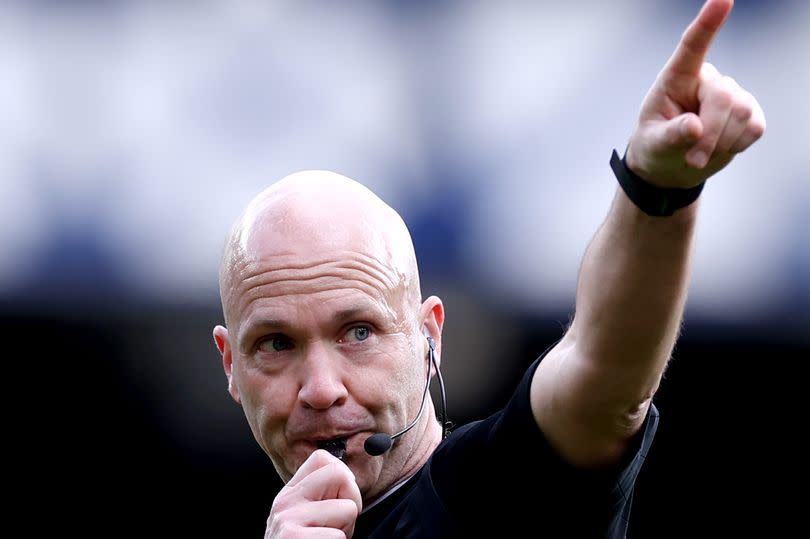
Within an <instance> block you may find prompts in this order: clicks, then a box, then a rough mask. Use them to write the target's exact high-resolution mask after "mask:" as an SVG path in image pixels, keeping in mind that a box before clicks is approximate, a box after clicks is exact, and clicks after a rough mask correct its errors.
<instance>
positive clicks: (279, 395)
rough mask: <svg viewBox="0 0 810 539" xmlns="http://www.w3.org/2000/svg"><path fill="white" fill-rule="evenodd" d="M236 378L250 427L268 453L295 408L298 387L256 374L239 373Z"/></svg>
mask: <svg viewBox="0 0 810 539" xmlns="http://www.w3.org/2000/svg"><path fill="white" fill-rule="evenodd" d="M234 379H235V383H236V385H237V388H238V389H239V395H240V397H241V399H242V408H243V410H244V412H245V416H246V418H247V420H248V423H249V424H250V428H251V430H252V431H253V434H254V436H255V437H256V439H257V441H259V443H261V444H262V447H263V448H264V449H265V450H268V449H269V445H271V442H272V441H273V437H277V436H279V434H278V433H279V431H281V430H282V429H283V425H284V424H285V422H286V418H287V417H288V416H289V414H290V412H291V410H292V409H293V406H294V405H295V398H296V394H295V391H294V390H295V388H294V386H293V385H292V384H290V383H285V382H284V381H283V380H278V379H276V378H270V377H269V376H266V375H263V374H261V373H258V372H255V371H253V372H250V373H246V372H240V373H239V374H238V376H235V377H234ZM276 443H278V442H276Z"/></svg>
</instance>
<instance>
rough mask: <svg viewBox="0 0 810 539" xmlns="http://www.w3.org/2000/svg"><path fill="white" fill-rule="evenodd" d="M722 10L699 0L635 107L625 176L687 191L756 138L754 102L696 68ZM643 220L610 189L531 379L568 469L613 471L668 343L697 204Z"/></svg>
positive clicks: (720, 2)
mask: <svg viewBox="0 0 810 539" xmlns="http://www.w3.org/2000/svg"><path fill="white" fill-rule="evenodd" d="M732 3H733V2H732V0H708V1H707V2H706V3H705V4H704V6H703V8H702V9H701V11H700V13H699V14H698V15H697V17H696V18H695V20H694V21H693V22H692V23H691V24H690V25H689V27H688V28H687V29H686V31H685V32H684V34H683V36H682V38H681V41H680V43H679V44H678V46H677V48H676V49H675V52H674V53H673V55H672V56H671V58H670V59H669V61H668V62H667V63H666V65H665V66H664V68H663V70H662V71H661V72H660V73H659V75H658V77H657V78H656V80H655V82H654V83H653V85H652V87H651V88H650V91H649V92H648V94H647V96H646V97H645V99H644V102H643V103H642V106H641V112H640V115H639V120H638V124H637V126H636V128H635V131H634V133H633V134H632V136H631V138H630V142H629V144H628V146H627V151H626V153H625V162H626V164H627V167H628V168H629V169H630V170H631V171H632V172H634V173H635V174H636V175H637V176H639V177H640V178H642V179H643V180H645V181H646V182H648V183H649V184H653V185H654V186H657V187H663V188H684V189H686V188H690V187H695V186H697V185H699V184H701V183H702V182H704V181H705V180H706V179H707V178H709V177H710V176H711V175H713V174H714V173H716V172H717V171H719V170H720V169H722V168H723V167H725V166H726V165H727V164H728V163H729V162H730V161H731V160H732V159H733V157H734V155H735V154H737V153H739V152H741V151H743V150H745V149H746V148H748V147H749V146H750V145H751V144H753V143H754V142H755V141H756V140H757V139H758V138H759V137H760V136H762V134H763V132H764V129H765V118H764V114H763V112H762V109H761V108H760V106H759V104H758V103H757V101H756V99H754V97H753V96H752V95H751V94H750V93H748V92H746V91H745V90H743V89H742V88H740V86H739V85H738V84H737V83H736V82H735V81H734V80H733V79H731V78H729V77H725V76H722V75H721V74H720V73H718V71H717V70H716V69H715V68H714V67H713V66H712V65H710V64H708V63H705V57H706V54H707V52H708V50H709V45H710V44H711V42H712V40H713V39H714V37H715V35H716V34H717V32H718V31H719V29H720V27H721V26H722V25H723V23H724V21H725V20H726V18H727V16H728V14H729V13H730V11H731V8H732ZM698 204H699V202H694V203H692V204H690V205H688V206H686V207H684V208H682V209H679V210H677V211H675V212H674V214H673V215H671V216H662V217H659V216H652V215H648V214H647V213H645V212H643V211H642V210H641V209H639V207H638V206H637V205H636V204H634V202H632V201H631V200H630V199H629V198H628V196H627V195H626V193H625V191H624V190H622V189H621V188H617V191H616V196H615V199H614V201H613V204H612V206H611V208H610V211H609V213H608V215H607V217H606V219H605V221H604V222H603V224H602V225H601V227H600V228H599V230H598V231H597V232H596V234H595V236H594V238H593V240H592V241H591V244H590V245H589V247H588V248H587V250H586V252H585V256H584V259H583V261H582V265H581V269H580V274H579V280H578V286H577V295H576V312H575V315H574V319H573V322H572V324H571V326H570V328H569V329H568V331H567V332H566V334H565V335H564V337H563V339H562V340H561V341H560V342H559V343H558V344H557V346H555V348H554V349H553V350H552V351H551V352H549V354H548V355H547V357H546V358H545V359H544V360H543V361H542V362H541V364H540V367H539V368H538V369H537V371H536V374H535V377H534V380H533V384H532V392H531V400H532V409H533V411H534V415H535V418H536V419H537V421H538V424H539V425H540V427H541V428H542V429H543V431H544V433H545V435H546V437H547V438H548V439H549V440H550V442H551V443H552V444H553V445H554V446H555V447H556V448H557V449H558V451H559V452H560V453H561V454H562V455H563V457H564V458H566V459H567V460H569V461H570V462H572V463H574V464H576V465H579V466H586V467H588V466H599V465H605V464H609V463H611V462H614V461H616V460H617V459H618V458H620V457H621V455H622V454H623V453H624V450H625V449H626V446H627V443H628V441H629V439H630V438H631V437H632V435H633V434H635V433H636V432H637V431H638V429H639V427H640V426H641V425H642V423H643V421H644V418H645V416H646V414H647V410H648V409H649V406H650V403H651V400H652V396H653V395H654V393H655V391H656V389H657V388H658V385H659V381H660V379H661V376H662V374H663V372H664V369H665V368H666V365H667V361H668V359H669V357H670V355H671V353H672V349H673V347H674V344H675V341H676V339H677V337H678V333H679V327H680V323H681V317H682V315H683V310H684V304H685V302H686V296H687V288H688V283H689V273H690V261H691V253H692V243H693V239H694V230H695V219H696V216H697V206H698Z"/></svg>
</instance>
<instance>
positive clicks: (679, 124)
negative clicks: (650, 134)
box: [653, 112, 703, 151]
mask: <svg viewBox="0 0 810 539" xmlns="http://www.w3.org/2000/svg"><path fill="white" fill-rule="evenodd" d="M659 129H660V130H661V132H660V136H659V137H654V139H653V140H658V141H659V144H660V145H661V146H660V147H659V150H663V151H667V150H670V151H671V150H678V149H683V148H688V147H691V146H692V145H693V144H694V143H695V142H697V141H698V140H700V137H701V136H702V135H703V122H701V121H700V118H699V117H698V115H697V114H695V113H693V112H687V113H684V114H681V115H679V116H676V117H674V118H672V119H671V120H667V121H665V122H662V123H661V124H660V127H659Z"/></svg>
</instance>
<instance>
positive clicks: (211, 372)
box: [0, 0, 810, 538]
mask: <svg viewBox="0 0 810 539" xmlns="http://www.w3.org/2000/svg"><path fill="white" fill-rule="evenodd" d="M699 6H700V2H699V1H697V0H621V1H615V2H600V1H595V0H582V1H578V2H569V3H564V2H550V1H547V0H536V1H528V0H503V1H500V2H494V1H492V2H487V1H483V0H468V1H461V0H455V1H453V0H448V1H444V2H428V1H404V0H402V1H394V0H380V1H376V2H373V1H347V2H329V1H323V0H321V1H315V0H313V1H298V2H295V1H258V0H256V1H248V0H240V1H237V0H229V1H224V0H222V1H214V0H208V1H198V2H189V1H179V0H178V1H156V0H151V1H150V0H144V1H135V0H107V1H102V0H96V1H90V0H85V1H57V0H52V1H44V0H36V1H34V0H30V1H22V0H17V1H13V0H9V1H6V2H3V3H2V4H0V182H2V193H3V199H2V200H3V202H2V208H3V210H2V212H0V253H1V255H0V320H2V328H3V333H4V335H5V337H4V339H3V341H4V343H5V344H6V346H7V350H8V357H9V359H11V360H12V361H13V366H14V367H19V368H20V371H18V372H19V373H20V374H21V376H19V377H16V378H15V379H14V380H13V382H11V383H12V384H13V385H14V386H15V393H14V394H15V395H16V394H17V392H19V393H20V395H19V399H18V400H17V403H16V407H17V408H19V409H20V411H19V412H15V411H12V412H11V413H10V414H9V415H10V419H11V420H12V427H13V432H15V433H18V434H19V440H20V441H22V443H21V444H20V445H21V447H23V448H24V449H23V451H24V452H25V455H26V457H27V458H28V459H32V466H30V467H29V468H27V469H28V470H29V475H28V476H26V477H27V479H26V480H25V481H24V482H23V483H22V484H21V485H20V486H19V489H18V491H19V496H18V499H19V500H21V501H22V502H24V503H30V504H33V505H34V506H36V507H37V508H38V509H37V511H38V513H40V514H42V515H43V517H48V516H51V517H53V516H55V515H59V516H60V518H59V519H58V523H59V527H60V528H61V529H72V528H75V529H78V530H83V532H84V535H85V536H87V535H94V534H97V533H98V534H101V533H103V534H104V535H110V534H113V533H114V534H115V535H117V536H122V535H123V536H130V535H131V536H133V537H134V536H136V535H142V534H143V533H149V535H152V536H164V535H165V536H184V537H191V536H196V535H202V536H214V535H220V536H228V537H260V536H261V534H262V530H263V528H264V520H265V518H266V516H267V511H268V508H269V506H270V503H271V501H272V499H273V496H274V494H275V491H276V489H277V488H278V487H279V484H278V480H277V479H276V477H275V473H274V471H273V469H272V466H271V465H270V463H269V461H267V460H266V459H265V457H264V456H263V454H261V452H260V451H259V449H258V447H257V446H256V444H255V442H254V441H253V439H252V436H251V434H250V431H249V430H248V427H247V425H246V422H245V420H244V417H243V416H242V415H241V411H240V409H239V408H238V406H237V405H236V404H234V403H233V402H232V401H231V400H230V397H229V396H228V394H227V392H226V383H225V378H224V375H223V374H222V369H221V364H220V359H219V356H218V354H217V352H216V350H215V348H214V346H213V342H212V338H211V328H212V327H213V325H214V324H216V323H218V322H219V321H220V320H221V312H220V307H219V302H218V291H217V267H218V260H219V256H220V253H221V248H222V244H223V241H224V237H225V234H226V231H227V229H228V227H229V225H230V224H231V222H232V221H233V219H234V218H235V217H236V216H237V214H238V213H239V211H240V210H241V208H242V206H243V205H244V204H245V203H246V202H247V201H248V200H249V199H250V198H251V197H252V196H253V195H254V194H255V193H257V192H258V191H259V190H261V189H262V188H263V187H265V186H266V185H268V184H269V183H270V182H272V181H274V180H276V179H278V178H280V177H282V176H284V175H286V174H289V173H291V172H293V171H296V170H300V169H312V168H318V169H331V170H335V171H337V172H340V173H342V174H345V175H347V176H350V177H353V178H355V179H357V180H359V181H361V182H363V183H365V184H367V185H369V186H370V187H372V188H373V189H374V190H376V191H377V192H378V193H379V194H380V195H381V196H382V197H383V198H384V199H385V200H387V201H388V202H389V203H390V204H391V205H392V206H394V207H395V208H396V209H398V210H399V211H400V212H401V213H402V215H403V216H404V218H405V220H406V222H408V223H409V225H410V226H411V230H412V233H413V235H414V241H415V244H416V246H417V251H418V253H417V254H418V256H419V259H420V262H421V265H422V271H423V289H424V292H425V294H426V295H427V294H432V293H436V294H438V295H440V296H441V297H442V298H443V299H444V300H445V306H446V309H447V316H448V320H447V326H446V343H445V356H444V361H443V370H444V372H445V381H446V383H447V390H448V399H449V413H450V415H451V417H452V418H453V419H454V420H455V421H456V422H457V423H460V422H465V421H467V420H471V419H474V418H478V417H481V416H483V415H486V414H488V413H490V412H491V411H493V410H494V409H495V408H496V407H497V406H498V405H499V404H500V403H502V402H503V401H504V399H506V398H507V397H508V395H509V393H510V391H511V388H512V387H513V385H514V383H515V382H516V380H517V379H518V378H519V376H520V374H521V372H522V370H523V369H524V368H525V367H526V366H527V365H528V364H529V363H530V362H531V360H532V359H533V358H534V357H536V355H537V354H539V353H540V352H541V351H542V350H543V349H545V347H546V346H548V344H550V343H551V342H553V341H554V340H556V339H557V338H558V337H559V336H560V335H561V333H562V330H563V328H564V326H565V324H566V323H567V321H568V319H569V317H570V315H571V312H572V304H573V295H574V286H575V280H576V274H577V269H578V265H579V260H580V257H581V255H582V252H583V250H584V249H585V247H586V245H587V242H588V241H589V239H590V237H591V235H592V233H593V232H594V231H595V229H596V227H597V226H598V225H599V223H600V222H601V220H602V218H603V217H604V215H605V212H606V210H607V208H608V205H609V203H610V199H611V197H612V195H613V192H614V189H615V186H616V183H615V180H614V179H613V177H612V175H611V172H610V169H609V167H608V165H607V163H608V159H609V156H610V151H611V150H612V149H613V148H614V147H615V148H618V149H620V150H621V149H622V148H623V147H624V145H625V144H626V141H627V138H628V136H629V134H630V132H631V129H632V127H633V125H634V122H635V119H636V116H637V111H638V106H639V104H640V102H641V100H642V98H643V96H644V94H645V93H646V91H647V89H648V87H649V85H650V83H651V82H652V80H653V78H654V77H655V75H656V73H657V72H658V70H659V69H660V67H661V66H662V65H663V63H664V61H665V60H666V58H667V57H668V56H669V54H670V52H671V50H672V49H673V47H674V45H675V43H677V41H678V39H679V37H680V34H681V32H682V30H683V28H685V26H686V25H687V24H688V22H689V21H690V20H691V18H692V17H693V15H694V14H695V13H696V12H697V10H698V9H699ZM808 28H810V3H808V2H806V1H801V0H794V1H790V0H782V1H770V2H766V1H756V0H737V2H736V6H735V10H734V12H733V13H732V16H731V18H730V20H729V21H728V22H727V24H726V27H725V28H724V30H723V31H722V33H721V35H720V36H719V38H718V40H717V41H716V43H715V44H714V47H713V49H712V53H711V55H710V61H712V62H713V63H715V64H716V65H717V66H718V68H719V69H720V70H721V71H722V72H724V73H727V74H729V75H731V76H733V77H735V78H736V79H737V80H738V81H739V82H740V84H742V85H743V86H744V87H746V88H747V89H748V90H750V91H751V92H752V93H754V94H755V95H756V96H757V97H758V99H759V100H760V102H761V104H762V105H763V108H764V109H765V111H766V115H767V118H768V130H767V132H766V135H765V137H764V138H763V139H762V140H761V141H760V142H759V143H758V144H757V145H756V146H754V147H753V148H752V149H751V150H750V151H749V152H748V153H746V154H743V155H741V156H740V157H739V158H738V159H737V160H736V161H735V162H734V163H732V165H731V166H730V167H729V168H728V169H727V170H726V171H723V172H722V173H721V174H719V175H718V177H717V178H715V179H713V180H712V181H711V182H710V184H709V186H708V187H707V188H706V190H705V191H704V195H703V197H702V198H703V201H702V204H703V207H702V217H701V221H700V225H699V229H698V242H697V251H696V257H695V271H694V279H693V284H692V288H691V293H690V300H689V305H688V309H687V317H686V322H685V326H684V332H683V337H682V339H681V341H680V344H679V345H678V347H677V349H676V353H675V360H674V361H673V363H672V365H671V367H670V369H669V371H668V373H667V376H666V378H665V380H664V383H663V386H662V388H661V391H660V393H659V395H658V397H657V402H658V406H659V408H660V410H661V413H662V421H661V427H660V430H659V435H658V437H657V440H656V444H655V446H654V451H653V454H651V455H650V459H649V461H648V464H647V466H646V467H645V469H644V471H643V472H642V477H641V478H640V480H639V484H638V490H637V499H636V502H635V509H634V514H633V516H634V520H633V522H632V525H631V532H630V533H631V535H630V536H631V537H633V538H646V537H664V536H672V537H675V536H679V537H680V536H694V530H695V529H696V528H700V529H702V530H708V529H716V530H726V531H727V532H728V531H729V530H731V529H735V530H738V531H744V530H748V531H750V530H751V529H752V528H751V527H752V526H757V525H760V526H763V527H766V526H767V527H770V529H771V530H772V531H775V530H777V529H778V527H779V526H781V525H783V524H784V523H785V522H786V514H788V513H789V512H790V509H791V505H790V503H789V501H788V499H787V497H786V496H783V491H782V490H781V487H777V485H778V484H779V481H781V480H782V479H780V478H782V477H783V476H785V475H786V474H793V473H795V472H794V464H795V463H794V461H793V460H792V458H793V451H795V449H793V446H792V444H791V443H790V442H788V443H786V440H785V438H788V437H789V436H790V434H791V430H793V429H795V427H796V425H797V422H798V421H801V419H800V418H801V417H803V414H801V407H800V404H799V401H800V400H801V399H800V396H801V394H802V391H804V384H803V381H802V377H801V376H799V375H797V372H798V370H799V369H803V368H804V363H806V361H807V360H808V359H809V358H810V337H809V336H808V335H809V334H810V212H809V211H808V209H810V182H809V181H808V178H810V159H808V150H810V143H808V141H810V99H808V96H810V70H808V69H807V67H808V66H809V65H810V61H809V60H808V59H809V58H810V39H808ZM640 293H643V291H640ZM12 372H14V371H13V370H12ZM796 416H798V417H796ZM796 455H798V453H797V454H796ZM520 458H530V456H529V455H516V459H520ZM512 465H513V463H482V470H488V469H495V470H497V471H498V472H504V473H509V470H510V469H511V466H512ZM529 488H531V486H529ZM88 493H89V494H88ZM482 495H487V493H482ZM763 502H770V503H769V504H768V509H767V510H766V509H765V508H764V506H763ZM772 511H773V512H772ZM43 522H49V521H48V520H44V521H43ZM32 524H36V522H34V523H32ZM698 535H699V536H703V535H702V534H698ZM707 536H712V534H709V533H708V532H707ZM721 536H726V535H725V534H723V535H721ZM768 536H771V535H768Z"/></svg>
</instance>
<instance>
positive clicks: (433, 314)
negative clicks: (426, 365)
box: [420, 296, 444, 367]
mask: <svg viewBox="0 0 810 539" xmlns="http://www.w3.org/2000/svg"><path fill="white" fill-rule="evenodd" d="M420 314H421V317H422V331H423V332H424V334H425V337H431V338H433V342H434V343H436V347H435V349H434V357H435V358H436V365H437V366H439V367H441V363H442V327H444V305H442V300H441V299H439V298H438V297H436V296H430V297H429V298H427V299H426V300H425V301H424V303H422V308H421V310H420ZM427 352H428V344H427V342H425V353H426V354H427Z"/></svg>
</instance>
